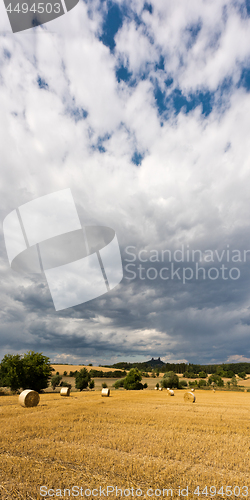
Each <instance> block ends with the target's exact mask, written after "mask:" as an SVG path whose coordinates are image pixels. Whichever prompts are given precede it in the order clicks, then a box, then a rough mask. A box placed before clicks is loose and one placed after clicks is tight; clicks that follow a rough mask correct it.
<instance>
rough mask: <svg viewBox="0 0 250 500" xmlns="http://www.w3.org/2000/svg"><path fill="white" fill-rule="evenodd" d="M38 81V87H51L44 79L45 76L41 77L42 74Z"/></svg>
mask: <svg viewBox="0 0 250 500" xmlns="http://www.w3.org/2000/svg"><path fill="white" fill-rule="evenodd" d="M37 83H38V87H39V88H40V89H45V90H47V89H48V88H49V86H48V84H47V83H46V81H45V80H43V78H41V77H40V76H38V77H37Z"/></svg>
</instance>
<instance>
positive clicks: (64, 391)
mask: <svg viewBox="0 0 250 500" xmlns="http://www.w3.org/2000/svg"><path fill="white" fill-rule="evenodd" d="M60 394H61V396H70V387H62V388H61V390H60Z"/></svg>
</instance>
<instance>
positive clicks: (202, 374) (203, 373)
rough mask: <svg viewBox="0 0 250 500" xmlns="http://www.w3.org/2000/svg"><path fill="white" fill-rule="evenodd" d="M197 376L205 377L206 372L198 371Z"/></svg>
mask: <svg viewBox="0 0 250 500" xmlns="http://www.w3.org/2000/svg"><path fill="white" fill-rule="evenodd" d="M199 378H207V374H206V372H200V373H199Z"/></svg>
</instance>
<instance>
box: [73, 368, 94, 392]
mask: <svg viewBox="0 0 250 500" xmlns="http://www.w3.org/2000/svg"><path fill="white" fill-rule="evenodd" d="M90 379H91V377H90V374H89V372H88V370H87V369H86V368H82V369H81V370H80V371H79V372H77V374H76V381H75V386H76V389H80V391H82V390H83V389H87V387H88V385H89V382H90Z"/></svg>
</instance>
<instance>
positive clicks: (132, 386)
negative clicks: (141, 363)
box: [123, 368, 143, 391]
mask: <svg viewBox="0 0 250 500" xmlns="http://www.w3.org/2000/svg"><path fill="white" fill-rule="evenodd" d="M141 379H142V374H141V372H140V371H139V370H138V368H131V370H130V371H129V373H128V375H127V376H126V377H125V379H124V384H123V387H124V389H126V390H127V391H136V390H141V389H143V385H142V384H141Z"/></svg>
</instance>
